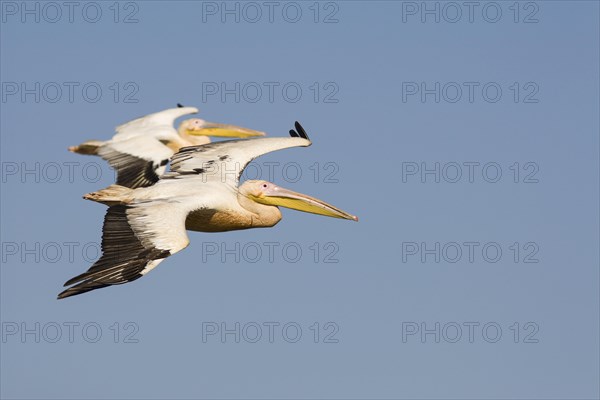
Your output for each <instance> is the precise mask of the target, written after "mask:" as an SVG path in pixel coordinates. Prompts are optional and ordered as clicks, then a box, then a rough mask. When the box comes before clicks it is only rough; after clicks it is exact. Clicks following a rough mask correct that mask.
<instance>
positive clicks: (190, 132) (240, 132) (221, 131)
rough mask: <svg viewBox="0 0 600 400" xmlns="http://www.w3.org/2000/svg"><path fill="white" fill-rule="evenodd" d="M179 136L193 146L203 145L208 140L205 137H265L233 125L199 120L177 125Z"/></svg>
mask: <svg viewBox="0 0 600 400" xmlns="http://www.w3.org/2000/svg"><path fill="white" fill-rule="evenodd" d="M179 134H180V135H181V136H185V138H186V139H188V140H189V141H191V142H192V143H194V144H205V143H208V142H209V141H210V140H209V139H208V138H207V136H215V137H229V138H233V137H235V138H247V137H252V136H265V133H264V132H259V131H254V130H252V129H246V128H242V127H240V126H235V125H227V124H218V123H216V122H208V121H205V120H203V119H200V118H192V119H186V120H185V121H183V122H182V123H181V125H179Z"/></svg>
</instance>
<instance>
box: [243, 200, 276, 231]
mask: <svg viewBox="0 0 600 400" xmlns="http://www.w3.org/2000/svg"><path fill="white" fill-rule="evenodd" d="M238 203H239V204H240V206H242V208H243V209H245V210H246V211H248V213H250V214H252V215H251V217H252V226H253V227H270V226H273V225H275V224H277V223H278V222H279V221H281V211H279V208H278V207H276V206H268V205H266V204H260V203H257V202H255V201H253V200H251V199H249V198H248V197H247V196H245V195H244V193H242V192H238Z"/></svg>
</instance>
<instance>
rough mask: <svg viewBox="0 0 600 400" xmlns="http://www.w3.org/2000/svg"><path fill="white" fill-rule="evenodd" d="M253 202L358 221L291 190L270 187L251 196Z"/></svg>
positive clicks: (351, 216) (326, 204) (355, 217)
mask: <svg viewBox="0 0 600 400" xmlns="http://www.w3.org/2000/svg"><path fill="white" fill-rule="evenodd" d="M252 198H253V200H254V201H256V202H258V203H262V204H267V205H272V206H281V207H286V208H291V209H292V210H298V211H303V212H307V213H311V214H318V215H325V216H327V217H333V218H342V219H351V220H353V221H358V217H357V216H355V215H352V214H348V213H347V212H345V211H343V210H340V209H339V208H337V207H335V206H332V205H331V204H328V203H326V202H324V201H322V200H319V199H315V198H314V197H311V196H308V195H306V194H302V193H297V192H294V191H292V190H288V189H284V188H282V187H279V186H276V185H272V187H271V188H269V189H267V190H266V191H264V192H263V193H262V195H261V196H260V197H254V196H252Z"/></svg>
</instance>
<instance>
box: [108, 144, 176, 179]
mask: <svg viewBox="0 0 600 400" xmlns="http://www.w3.org/2000/svg"><path fill="white" fill-rule="evenodd" d="M98 155H99V156H100V157H102V158H103V159H105V160H106V161H108V163H109V164H110V166H111V167H113V168H114V169H115V171H116V172H117V185H121V186H125V187H128V188H132V189H135V188H138V187H146V186H152V185H153V184H155V183H156V182H157V181H158V177H159V176H160V175H162V174H163V172H164V171H165V168H166V165H167V163H168V162H169V158H171V156H172V155H173V150H171V149H170V148H169V147H167V146H165V145H164V144H162V143H161V142H159V141H158V140H156V139H154V138H152V137H149V136H134V137H131V138H129V139H125V140H120V141H110V142H108V143H106V144H105V145H103V146H101V147H100V148H99V149H98Z"/></svg>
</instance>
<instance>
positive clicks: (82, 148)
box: [69, 140, 104, 156]
mask: <svg viewBox="0 0 600 400" xmlns="http://www.w3.org/2000/svg"><path fill="white" fill-rule="evenodd" d="M103 144H104V142H101V141H99V140H88V141H87V142H83V143H81V144H80V145H79V146H71V147H69V151H71V152H73V153H78V154H86V155H92V156H93V155H97V154H98V149H99V148H100V146H102V145H103Z"/></svg>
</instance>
